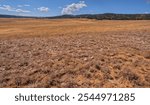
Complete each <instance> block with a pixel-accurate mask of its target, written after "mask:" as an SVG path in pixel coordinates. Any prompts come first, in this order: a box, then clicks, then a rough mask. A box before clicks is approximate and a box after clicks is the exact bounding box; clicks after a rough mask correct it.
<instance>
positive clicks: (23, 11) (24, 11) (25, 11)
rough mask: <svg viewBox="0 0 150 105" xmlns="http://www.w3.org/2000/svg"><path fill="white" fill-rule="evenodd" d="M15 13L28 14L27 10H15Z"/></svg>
mask: <svg viewBox="0 0 150 105" xmlns="http://www.w3.org/2000/svg"><path fill="white" fill-rule="evenodd" d="M16 12H22V13H28V12H30V11H28V10H23V9H16Z"/></svg>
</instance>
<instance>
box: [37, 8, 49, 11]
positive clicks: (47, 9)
mask: <svg viewBox="0 0 150 105" xmlns="http://www.w3.org/2000/svg"><path fill="white" fill-rule="evenodd" d="M37 10H39V11H40V12H48V11H49V8H48V7H40V8H37Z"/></svg>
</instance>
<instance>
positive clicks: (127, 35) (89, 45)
mask: <svg viewBox="0 0 150 105" xmlns="http://www.w3.org/2000/svg"><path fill="white" fill-rule="evenodd" d="M0 87H19V88H20V87H27V88H29V87H30V88H31V87H35V88H37V87H39V88H41V87H45V88H49V87H52V88H53V87H58V88H62V87H67V88H70V87H77V88H81V87H87V88H89V87H91V88H93V87H95V88H101V87H118V88H119V87H123V88H125V87H131V88H132V87H150V21H147V20H138V21H134V20H132V21H131V20H130V21H127V20H122V21H121V20H120V21H112V20H88V19H55V20H48V19H4V18H3V19H0Z"/></svg>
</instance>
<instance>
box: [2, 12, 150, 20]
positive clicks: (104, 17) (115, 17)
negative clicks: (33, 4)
mask: <svg viewBox="0 0 150 105" xmlns="http://www.w3.org/2000/svg"><path fill="white" fill-rule="evenodd" d="M0 18H45V19H65V18H88V19H97V20H150V14H114V13H105V14H81V15H61V16H53V17H30V16H15V15H0Z"/></svg>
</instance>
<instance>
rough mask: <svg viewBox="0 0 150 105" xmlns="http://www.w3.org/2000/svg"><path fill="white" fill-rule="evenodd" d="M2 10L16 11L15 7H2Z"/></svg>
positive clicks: (0, 7)
mask: <svg viewBox="0 0 150 105" xmlns="http://www.w3.org/2000/svg"><path fill="white" fill-rule="evenodd" d="M0 9H2V10H6V11H15V9H14V8H13V7H11V6H10V5H3V6H0Z"/></svg>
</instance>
